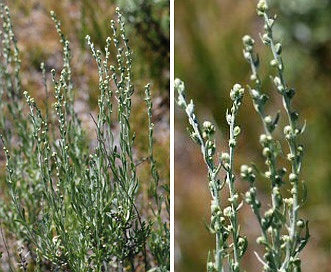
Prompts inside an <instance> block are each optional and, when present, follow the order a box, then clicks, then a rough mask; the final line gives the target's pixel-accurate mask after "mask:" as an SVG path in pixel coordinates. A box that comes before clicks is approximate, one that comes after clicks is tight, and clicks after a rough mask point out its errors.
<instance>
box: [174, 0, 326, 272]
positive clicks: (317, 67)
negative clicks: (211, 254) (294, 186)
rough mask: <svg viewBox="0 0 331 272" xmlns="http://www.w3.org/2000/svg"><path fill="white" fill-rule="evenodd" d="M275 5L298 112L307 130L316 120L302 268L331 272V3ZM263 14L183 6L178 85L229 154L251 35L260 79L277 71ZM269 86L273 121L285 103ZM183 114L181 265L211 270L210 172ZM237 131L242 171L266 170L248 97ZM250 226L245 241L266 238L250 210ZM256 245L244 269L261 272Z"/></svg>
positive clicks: (241, 4)
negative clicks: (250, 166)
mask: <svg viewBox="0 0 331 272" xmlns="http://www.w3.org/2000/svg"><path fill="white" fill-rule="evenodd" d="M269 2H270V4H271V12H272V13H276V14H277V15H278V19H277V27H276V29H275V30H276V37H277V38H278V39H279V40H280V41H281V42H282V43H283V46H284V50H283V58H284V62H285V76H286V79H287V81H288V83H289V85H290V86H291V87H294V88H295V89H296V90H297V95H296V97H295V98H294V108H295V109H297V110H298V112H299V113H300V114H301V121H302V122H304V120H307V130H306V132H305V134H304V135H303V137H301V139H300V140H301V141H302V142H303V144H304V146H305V157H304V165H303V175H302V177H303V179H304V180H305V181H306V184H307V186H308V201H307V203H306V205H305V206H304V208H303V209H302V210H301V216H302V217H304V218H307V219H309V221H310V230H311V240H310V243H309V244H308V246H307V247H306V248H305V250H304V251H303V253H302V255H301V256H302V260H303V265H302V268H303V271H320V272H327V271H331V268H330V267H331V254H330V249H331V243H330V242H331V240H330V239H331V231H330V230H331V217H330V211H331V141H330V139H331V31H330V27H329V26H330V24H331V1H328V0H315V1H311V0H291V1H287V0H279V1H269ZM255 5H256V1H248V0H236V1H234V0H210V1H199V0H189V1H175V76H176V77H179V78H181V79H182V80H184V81H185V84H186V88H187V91H188V96H189V98H193V99H194V101H195V104H196V105H197V112H198V117H199V119H200V122H203V121H204V120H206V119H208V120H213V121H214V122H215V123H216V124H217V126H218V127H219V128H220V131H221V133H219V135H217V136H218V138H217V140H218V147H219V149H223V150H224V148H225V146H226V143H225V141H224V140H225V139H227V133H228V131H227V127H226V123H225V110H226V108H227V107H230V103H231V102H230V99H229V95H228V94H229V91H230V89H231V87H232V86H233V84H234V83H240V84H242V85H244V86H245V85H246V84H248V83H249V74H250V69H249V65H248V63H247V62H246V61H245V60H244V58H243V56H242V49H243V46H242V40H241V38H242V36H243V35H245V34H250V35H252V36H253V37H254V38H255V40H256V41H257V42H256V50H257V51H258V52H259V56H260V58H261V62H262V64H261V66H262V67H261V70H260V71H261V76H262V77H266V75H268V73H269V72H272V71H271V70H270V68H269V67H268V63H269V61H270V52H269V51H268V49H266V48H265V47H264V46H263V45H261V42H260V40H259V32H263V29H262V28H263V26H262V24H261V20H260V18H258V17H257V16H256V14H255ZM263 83H264V86H266V87H265V91H266V92H268V93H269V95H270V98H271V99H270V102H269V108H268V110H269V113H271V114H275V111H276V110H277V109H279V108H281V107H282V104H281V102H280V101H279V97H278V96H277V95H275V94H274V93H275V92H270V91H272V86H271V84H270V79H269V78H266V79H265V80H264V82H263ZM175 108H176V111H175V266H176V271H180V272H185V271H205V270H206V269H205V262H206V258H207V253H208V250H209V249H213V248H214V242H213V236H212V235H211V234H209V233H208V231H207V229H206V227H205V225H206V222H207V223H208V220H209V219H208V218H209V207H210V196H209V192H208V188H207V177H206V169H205V166H204V163H203V160H202V158H201V155H200V153H199V148H198V146H197V145H195V144H194V143H193V142H192V141H190V140H189V137H188V134H187V132H186V129H185V128H186V127H187V120H186V116H184V114H183V112H182V111H181V110H179V109H178V107H175ZM238 123H239V124H241V127H242V131H243V134H241V136H240V141H239V145H238V149H237V158H236V159H237V162H238V165H240V164H242V163H250V162H251V161H254V162H256V163H257V164H258V165H259V166H260V168H261V169H264V168H263V167H264V165H263V161H262V158H261V157H262V156H261V155H260V154H261V148H260V145H259V143H258V137H259V134H260V133H261V132H262V127H261V124H260V121H259V118H258V116H257V114H256V113H255V111H254V109H253V106H252V103H251V100H250V97H249V95H248V93H247V94H246V97H245V98H244V102H243V106H242V107H241V112H240V114H239V120H238ZM281 127H282V126H281ZM280 131H281V129H280ZM283 148H284V149H285V145H284V147H283ZM259 182H260V184H259V185H260V186H262V187H263V188H264V189H265V195H263V196H261V197H262V199H264V198H265V197H267V194H268V185H267V184H265V183H263V182H264V180H263V179H259ZM240 186H242V185H240ZM243 186H245V185H243ZM243 189H245V188H243ZM241 217H242V218H241V219H242V222H244V223H243V225H242V232H243V233H246V234H248V235H251V237H257V235H258V234H259V230H258V226H257V225H256V223H255V218H254V217H253V216H252V212H251V211H250V209H249V208H247V207H246V208H244V209H243V210H242V211H241ZM254 244H255V242H254V239H253V241H252V242H251V243H250V244H249V249H248V253H247V254H246V257H245V260H244V261H245V263H246V269H247V271H261V270H262V269H261V265H260V263H258V262H257V260H256V258H255V256H254V253H253V252H254V250H258V248H256V247H255V245H254Z"/></svg>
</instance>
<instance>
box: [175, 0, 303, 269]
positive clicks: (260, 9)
mask: <svg viewBox="0 0 331 272" xmlns="http://www.w3.org/2000/svg"><path fill="white" fill-rule="evenodd" d="M257 14H258V16H260V17H262V19H263V22H264V30H265V32H264V33H263V34H262V35H261V40H262V42H263V44H264V45H266V46H268V47H269V48H270V49H271V53H272V60H271V61H270V65H271V66H272V67H274V69H275V74H273V75H270V77H271V79H272V82H273V85H274V88H275V90H276V92H277V93H278V94H279V95H280V97H281V99H282V101H283V105H284V112H285V116H287V118H286V119H287V121H285V122H287V123H288V124H287V125H285V126H284V129H283V133H284V134H283V136H284V140H285V142H286V143H287V146H288V154H287V155H286V159H287V161H288V164H287V165H283V164H284V158H282V154H283V151H282V150H283V147H282V146H281V142H282V143H284V140H283V141H281V139H280V140H279V139H277V136H278V135H277V134H276V133H275V132H276V129H277V125H278V124H279V123H280V117H281V115H280V112H278V113H277V114H276V116H275V117H271V115H268V114H267V113H266V104H267V100H268V96H267V94H265V93H264V91H263V86H262V81H261V80H260V77H259V72H258V67H259V61H260V60H259V58H258V57H257V55H256V54H255V53H254V44H255V41H254V40H253V38H251V37H250V36H248V35H246V36H244V37H243V44H244V51H243V53H244V58H245V59H246V60H247V61H248V62H249V64H250V67H251V81H252V84H251V86H248V87H247V89H248V91H249V93H250V96H251V99H252V102H253V106H254V108H255V110H256V112H257V113H258V115H259V116H260V117H261V123H262V126H263V129H264V132H263V134H261V135H260V138H259V141H260V144H261V145H262V155H263V157H264V159H265V164H266V168H267V169H266V171H265V172H264V174H262V173H261V172H260V171H258V169H257V167H256V166H255V165H254V163H253V164H252V165H251V166H249V165H242V166H241V173H240V176H241V179H242V180H245V181H247V182H248V184H249V189H248V191H247V192H246V193H245V194H244V197H243V198H244V199H243V200H244V201H245V202H246V203H247V204H248V205H249V206H250V207H251V208H252V211H253V213H254V214H255V216H256V220H257V223H258V225H259V226H260V231H261V236H260V237H258V238H257V243H258V244H259V245H261V246H262V247H263V250H264V253H263V256H260V255H259V254H257V253H255V254H256V256H257V258H258V260H259V261H260V262H261V264H262V265H263V271H287V272H289V271H301V260H300V258H299V253H300V252H301V251H302V249H303V248H304V247H305V245H306V243H307V242H308V239H309V229H308V222H307V221H305V220H303V219H301V218H300V217H299V214H298V210H299V208H300V207H301V206H302V205H303V204H304V202H305V199H306V188H305V185H304V182H303V181H301V180H300V172H301V165H302V158H303V146H302V145H301V144H299V142H298V136H299V135H300V134H302V133H303V132H304V130H305V125H303V126H300V124H299V122H298V117H299V115H298V113H297V112H296V111H295V110H293V108H292V105H291V102H292V99H293V97H294V95H295V90H294V89H292V88H290V87H288V85H287V82H286V80H285V76H284V63H283V59H282V45H281V43H280V42H277V41H276V40H275V39H274V37H273V27H274V24H275V20H276V16H272V17H271V16H270V15H269V14H268V5H267V3H266V1H265V0H260V1H259V2H258V4H257ZM175 89H176V90H177V92H178V99H177V104H178V105H179V106H180V107H181V108H182V109H183V110H184V111H185V113H186V115H187V117H188V120H189V124H190V127H189V131H190V136H191V138H192V139H193V141H194V142H195V143H197V144H198V145H199V146H200V148H201V153H202V156H203V159H204V162H205V164H206V166H207V170H208V187H209V190H210V193H211V198H212V199H211V219H210V224H209V230H210V232H211V233H212V234H214V236H215V250H214V251H213V252H210V253H209V256H208V260H207V271H218V272H219V271H233V272H239V271H244V268H243V266H242V257H243V255H244V254H245V252H246V250H247V248H248V242H249V241H250V239H249V238H247V237H246V236H245V235H244V234H242V230H241V228H240V222H239V212H240V208H241V207H242V205H243V202H242V201H241V200H240V192H239V190H238V185H237V183H238V181H239V178H238V177H237V176H236V174H235V171H234V169H235V168H234V158H235V154H236V152H235V151H236V144H237V140H238V137H239V135H240V133H241V129H240V126H238V124H237V121H236V117H237V115H238V113H239V109H240V106H241V104H242V99H243V96H244V88H243V87H242V86H241V85H240V84H235V85H234V86H233V88H232V89H231V91H230V98H231V100H232V103H233V104H232V107H231V109H230V110H228V111H227V112H226V121H227V124H228V126H229V141H228V146H229V150H228V151H226V152H221V154H220V155H218V154H217V149H216V141H215V136H214V135H215V132H216V129H215V126H214V125H213V124H212V123H211V122H209V121H205V122H204V123H203V124H202V125H201V124H200V123H199V121H198V118H197V117H196V114H195V109H194V103H193V101H192V100H191V101H190V102H188V101H187V98H186V89H185V85H184V82H183V81H181V80H180V79H176V80H175ZM286 167H289V168H290V170H289V174H288V175H287V174H286V172H287V170H286ZM223 172H225V173H224V175H225V178H222V177H221V175H222V174H223ZM258 174H259V175H258ZM261 177H264V178H266V179H267V180H269V184H270V203H269V204H267V205H265V203H261V201H260V200H259V196H258V191H259V188H258V187H257V183H256V179H257V178H261ZM300 185H302V187H301V188H302V189H301V188H300ZM226 187H227V188H228V190H227V193H228V196H227V197H224V191H225V188H226ZM262 204H264V205H262Z"/></svg>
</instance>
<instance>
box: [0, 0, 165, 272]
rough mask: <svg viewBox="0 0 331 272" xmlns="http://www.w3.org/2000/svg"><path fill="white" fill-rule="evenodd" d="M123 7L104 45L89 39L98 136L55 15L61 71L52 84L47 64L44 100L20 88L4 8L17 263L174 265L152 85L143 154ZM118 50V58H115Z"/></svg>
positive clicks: (6, 223) (1, 96)
mask: <svg viewBox="0 0 331 272" xmlns="http://www.w3.org/2000/svg"><path fill="white" fill-rule="evenodd" d="M116 14H117V21H113V20H112V21H111V23H110V27H111V30H112V36H111V37H109V38H107V40H106V46H105V49H104V52H102V51H101V50H99V49H96V48H95V46H94V44H93V42H92V41H91V38H90V37H89V36H87V37H86V40H87V44H88V46H89V48H90V51H91V54H92V55H93V57H94V59H95V61H96V63H97V67H98V73H99V86H98V89H99V99H98V109H99V110H98V114H97V116H96V117H94V116H93V114H92V113H91V118H92V119H93V122H94V124H95V131H96V139H95V141H92V140H91V139H90V138H89V137H88V135H86V132H85V129H84V126H83V125H82V124H81V121H80V119H79V117H78V116H77V114H76V112H75V108H74V89H73V84H72V80H71V75H72V70H71V65H70V60H71V57H72V55H71V49H70V46H69V41H68V40H67V39H66V38H65V35H64V34H63V33H62V31H61V24H60V22H59V20H58V19H57V18H56V15H55V13H54V12H51V17H52V19H53V21H54V23H55V26H56V30H57V32H58V34H59V37H60V41H61V43H62V45H63V69H62V70H61V72H60V74H59V75H58V74H57V72H56V71H55V70H54V69H53V70H52V71H51V74H52V89H53V90H54V91H53V92H51V91H50V90H49V87H48V84H47V79H46V74H47V72H46V69H45V65H44V64H41V70H42V74H43V77H44V89H45V93H46V101H45V103H44V105H40V104H41V103H39V102H37V101H36V99H34V98H33V97H31V95H30V94H29V93H28V92H27V91H23V90H22V86H21V75H20V66H21V60H20V57H19V49H18V46H17V41H16V38H15V35H14V33H13V28H12V23H11V18H10V12H9V9H8V7H7V6H4V5H2V4H1V6H0V15H1V20H2V23H3V28H2V31H1V37H0V38H1V41H2V43H1V48H0V52H1V56H0V57H1V62H0V82H1V86H0V132H1V141H2V145H3V150H4V154H5V157H6V169H7V175H6V185H7V186H6V188H5V191H6V192H7V193H6V194H3V195H1V198H2V199H1V202H2V203H1V210H0V215H1V228H2V230H5V231H4V232H5V234H4V232H2V241H4V242H6V241H11V242H13V241H15V242H18V244H19V245H17V246H16V249H17V248H18V249H19V251H18V252H13V250H14V249H15V246H11V247H7V246H6V251H7V252H6V253H7V254H6V255H7V256H6V262H7V264H8V267H9V268H10V270H13V269H15V267H16V263H19V265H20V267H21V269H23V270H24V271H26V270H28V269H34V270H35V271H51V270H52V271H53V270H56V271H168V270H169V269H170V260H169V259H170V256H169V255H170V250H169V249H170V233H169V189H168V186H167V185H166V184H163V183H161V181H160V177H159V174H158V170H157V163H156V161H155V158H154V155H153V145H154V139H153V127H154V125H153V123H152V106H153V105H152V99H151V91H150V85H149V84H147V85H146V87H145V101H146V110H147V115H146V117H147V118H148V120H149V126H148V127H146V130H148V131H149V133H148V139H147V140H146V144H147V145H148V146H149V154H147V155H146V158H143V159H140V158H137V156H136V155H135V154H136V153H135V152H134V148H135V146H134V139H135V133H134V132H133V131H132V129H131V124H132V121H131V119H130V116H131V109H132V95H133V93H134V87H133V79H132V50H131V48H130V46H129V40H128V38H127V36H126V33H125V25H124V22H123V18H122V15H121V12H120V10H119V9H116ZM112 47H114V50H113V51H114V53H111V52H112ZM111 54H115V56H116V60H117V62H116V63H115V64H113V65H112V64H111V63H110V55H111ZM51 102H54V103H52V107H50V104H51ZM27 110H28V111H27ZM140 161H146V163H150V169H151V171H150V180H148V181H144V182H145V183H146V184H148V187H149V194H148V196H149V198H148V202H149V204H148V205H146V204H144V205H143V203H141V201H142V197H141V196H140V195H141V194H142V193H141V189H140V188H139V187H140V184H141V183H142V181H141V180H140V179H139V171H138V169H137V167H138V164H140ZM146 207H147V208H146ZM6 244H8V243H6ZM2 258H4V256H3V257H2Z"/></svg>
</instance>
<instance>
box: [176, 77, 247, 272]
mask: <svg viewBox="0 0 331 272" xmlns="http://www.w3.org/2000/svg"><path fill="white" fill-rule="evenodd" d="M175 89H176V90H177V92H178V99H177V103H178V105H179V106H180V107H181V108H182V109H183V110H184V111H185V112H186V115H187V117H188V120H189V123H190V130H191V133H190V136H191V138H192V139H193V141H194V142H196V143H197V144H199V145H200V148H201V153H202V155H203V158H204V161H205V163H206V165H207V169H208V181H209V190H210V193H211V197H212V200H211V223H210V226H209V229H210V232H211V233H213V234H215V252H214V258H212V257H211V255H210V254H209V256H208V261H207V271H210V272H211V271H217V272H223V271H224V269H225V261H226V259H228V265H229V268H230V271H233V272H239V271H240V260H241V257H242V256H243V254H244V253H245V251H246V248H247V240H246V238H244V237H241V236H240V234H239V224H238V211H239V209H240V205H239V204H238V198H239V196H238V194H237V192H236V188H235V175H234V149H235V146H236V142H237V137H238V135H239V134H240V128H239V127H238V126H236V122H235V120H236V115H237V114H238V110H239V107H240V105H241V101H242V98H243V93H244V89H243V88H242V87H241V86H240V85H239V84H235V85H234V87H233V89H232V90H231V92H230V97H231V100H232V101H233V105H232V108H231V110H230V112H228V113H227V115H226V119H227V123H228V125H229V127H230V140H229V153H226V152H223V153H222V154H221V156H220V158H219V161H217V162H215V154H216V143H215V140H214V133H215V126H214V125H213V124H212V123H211V122H209V121H205V122H204V123H203V125H202V128H201V127H200V125H199V122H198V119H197V117H196V115H195V113H194V104H193V101H192V100H191V101H190V103H187V101H186V92H185V86H184V83H183V82H182V81H181V80H179V79H176V80H175ZM221 169H224V170H225V172H226V177H225V181H223V182H222V181H221V180H220V179H219V178H218V176H219V174H220V170H221ZM225 183H226V184H227V185H228V189H229V198H228V206H226V207H225V208H223V206H224V204H225V203H222V202H223V199H222V198H221V195H220V193H221V190H222V189H223V187H224V185H225ZM224 202H225V201H224ZM230 237H232V243H231V241H230V240H229V238H230ZM213 259H214V260H213Z"/></svg>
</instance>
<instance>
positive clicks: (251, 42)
mask: <svg viewBox="0 0 331 272" xmlns="http://www.w3.org/2000/svg"><path fill="white" fill-rule="evenodd" d="M243 43H244V45H245V46H252V45H254V43H255V41H254V39H253V38H252V37H251V36H249V35H245V36H244V37H243Z"/></svg>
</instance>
